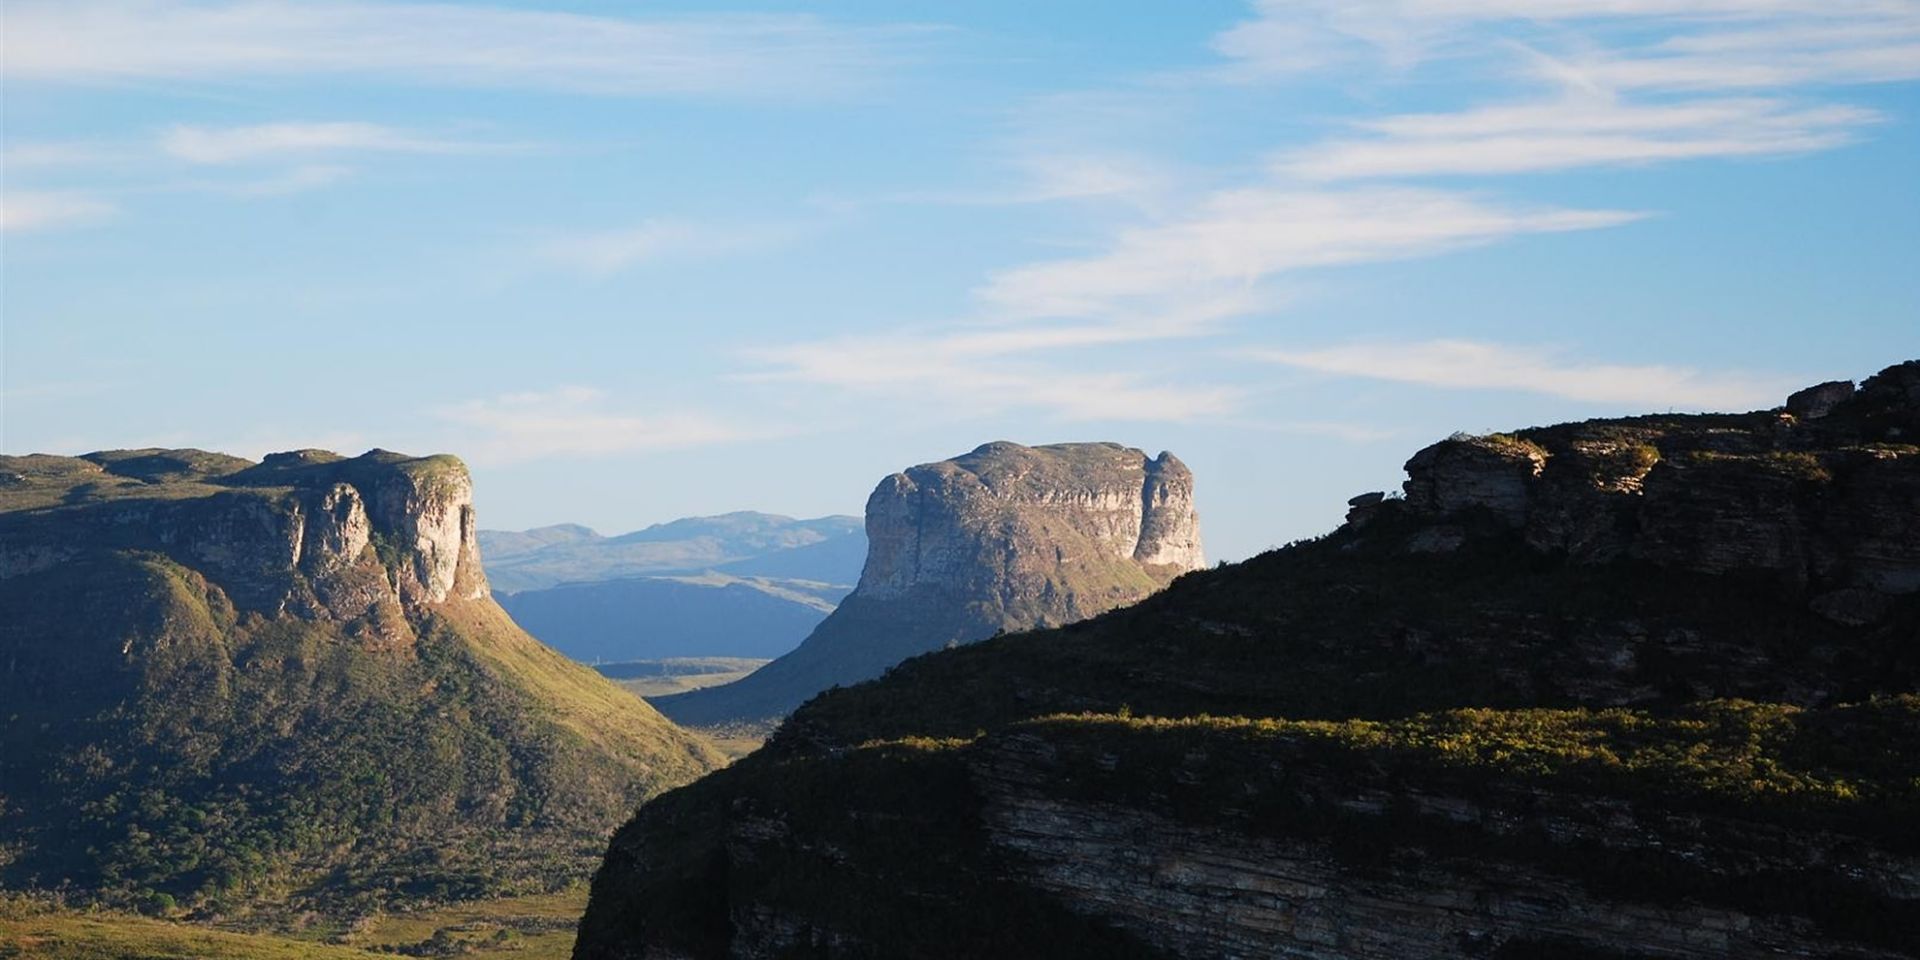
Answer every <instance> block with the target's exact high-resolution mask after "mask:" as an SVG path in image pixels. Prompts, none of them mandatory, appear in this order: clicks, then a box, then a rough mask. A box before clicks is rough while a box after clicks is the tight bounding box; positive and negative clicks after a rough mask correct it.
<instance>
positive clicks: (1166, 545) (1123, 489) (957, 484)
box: [855, 441, 1205, 619]
mask: <svg viewBox="0 0 1920 960" xmlns="http://www.w3.org/2000/svg"><path fill="white" fill-rule="evenodd" d="M867 541H868V544H869V546H868V548H867V563H866V567H865V569H864V570H863V571H862V573H861V576H860V584H859V587H858V588H857V589H856V590H855V595H856V596H860V597H862V598H865V599H874V600H886V599H893V598H897V597H901V596H904V595H906V594H907V593H909V592H911V591H914V590H916V589H921V588H931V589H941V590H955V589H957V590H974V589H977V588H980V587H988V588H991V589H992V590H994V591H996V592H1002V593H1004V592H1005V591H1006V590H1007V589H1008V588H1012V589H1014V590H1016V591H1017V590H1018V584H1015V583H1012V581H1015V580H1018V579H1020V578H1022V577H1026V576H1030V575H1031V574H1034V573H1037V572H1039V571H1040V570H1041V569H1043V568H1044V569H1067V568H1073V567H1107V566H1109V565H1112V564H1120V565H1122V569H1125V568H1130V567H1134V566H1136V565H1137V566H1138V567H1141V568H1154V570H1153V572H1152V573H1149V574H1148V578H1149V579H1153V580H1160V581H1164V580H1168V579H1171V578H1172V577H1173V576H1176V575H1178V574H1180V573H1184V572H1186V571H1188V570H1193V569H1197V568H1199V567H1200V566H1202V565H1204V563H1205V560H1204V557H1203V555H1202V552H1201V547H1200V521H1199V517H1198V516H1197V515H1196V514H1195V512H1194V509H1193V474H1192V472H1191V471H1189V470H1188V469H1187V467H1186V465H1185V464H1183V463H1181V462H1180V461H1179V459H1178V458H1176V457H1174V455H1173V454H1171V453H1162V454H1161V455H1160V456H1159V457H1158V458H1157V459H1155V458H1148V457H1147V456H1146V454H1144V453H1142V452H1141V451H1139V450H1135V449H1132V448H1129V447H1122V446H1120V445H1118V444H1112V443H1070V444H1055V445H1051V446H1044V447H1026V446H1022V445H1020V444H1017V443H1008V442H1005V441H1001V442H996V443H988V444H984V445H982V446H980V447H978V448H976V449H975V450H973V452H971V453H968V454H965V455H963V456H959V457H955V458H953V459H951V460H942V461H940V462H938V463H926V464H921V465H919V466H916V467H912V468H910V469H908V470H905V471H902V472H900V473H896V474H894V475H892V476H890V477H887V478H886V479H885V480H882V481H880V485H879V486H878V487H876V488H875V489H874V491H873V495H872V496H870V497H868V498H867ZM1143 572H1144V571H1143ZM1124 579H1127V580H1134V579H1139V578H1138V577H1133V576H1129V577H1125V578H1124ZM1103 592H1104V591H1103ZM1058 599H1059V601H1060V603H1061V609H1060V610H1059V611H1058V613H1059V615H1060V616H1062V617H1067V618H1070V619H1079V617H1082V616H1086V615H1088V614H1087V613H1085V612H1081V611H1080V608H1081V607H1082V606H1094V605H1097V606H1101V607H1103V608H1104V607H1105V606H1107V604H1105V603H1103V602H1102V600H1103V599H1104V598H1100V599H1096V598H1091V597H1082V596H1079V595H1065V596H1061V597H1059V598H1058Z"/></svg>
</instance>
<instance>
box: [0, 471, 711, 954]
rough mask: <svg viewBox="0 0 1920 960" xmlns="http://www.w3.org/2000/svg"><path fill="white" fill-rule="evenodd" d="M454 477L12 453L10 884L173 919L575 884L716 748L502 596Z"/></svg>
mask: <svg viewBox="0 0 1920 960" xmlns="http://www.w3.org/2000/svg"><path fill="white" fill-rule="evenodd" d="M472 500H473V497H472V483H471V481H470V480H469V478H468V475H467V470H466V467H465V466H464V465H463V464H461V462H460V461H459V460H457V459H455V458H453V457H447V456H436V457H422V458H412V457H406V456H402V455H400V454H394V453H388V452H385V451H377V450H376V451H373V452H371V453H368V454H366V455H364V456H360V457H355V458H352V459H346V458H342V457H339V456H337V455H335V454H331V453H326V452H323V451H311V450H309V451H300V452H297V453H283V454H275V455H272V456H269V457H267V458H266V460H265V461H264V462H262V463H258V464H255V463H251V462H249V461H246V460H242V459H239V458H236V457H228V456H224V455H221V454H214V453H206V452H203V451H198V450H129V451H107V452H102V453H94V454H88V455H86V456H84V457H54V456H40V455H36V456H25V457H0V715H3V716H4V718H5V726H4V728H3V729H0V881H3V882H4V884H5V885H6V886H9V887H16V888H18V887H36V888H42V889H56V888H57V889H65V890H67V891H68V892H69V894H70V895H72V896H75V897H79V898H82V899H89V900H97V901H103V902H106V903H109V904H116V905H123V906H138V907H141V908H143V909H147V910H150V911H152V912H156V913H181V912H185V913H191V914H192V915H195V916H215V915H222V916H229V917H231V916H233V915H234V914H236V913H244V912H246V911H248V910H250V909H256V908H261V907H266V906H269V905H270V906H272V907H273V908H275V909H282V910H286V911H288V912H299V911H303V910H308V909H320V910H323V911H335V910H338V911H342V912H351V911H354V910H360V909H366V908H370V907H373V906H376V905H380V904H385V903H389V902H392V901H396V900H402V901H403V900H408V899H442V898H448V897H470V896H481V895H487V894H493V893H501V892H514V891H527V890H534V889H546V888H549V887H552V886H555V885H558V884H562V883H565V882H567V881H569V880H570V879H573V878H577V877H579V876H581V875H582V874H584V872H585V870H586V869H588V868H590V864H591V857H592V856H593V855H594V853H595V852H596V851H597V849H598V848H599V846H600V844H601V843H602V842H603V838H604V836H605V831H607V830H609V829H611V828H612V827H613V826H614V825H615V824H617V823H619V822H620V821H621V820H622V819H624V818H625V817H626V816H627V815H628V814H629V813H630V812H631V811H632V809H633V805H634V804H636V803H638V802H639V801H640V800H641V799H642V798H644V797H647V796H650V795H652V794H655V793H658V792H659V791H661V790H664V789H667V788H668V787H672V786H676V785H678V784H681V783H685V782H687V781H689V780H691V779H693V778H694V777H697V776H699V775H700V774H701V773H704V772H706V771H707V770H709V769H712V767H713V766H714V765H715V763H716V758H715V756H714V755H713V754H712V753H711V752H710V750H709V749H708V748H707V747H705V746H704V745H703V744H702V743H700V742H699V741H697V740H695V739H694V738H692V737H690V736H689V735H687V734H686V733H684V732H682V731H680V730H679V729H677V728H675V727H674V726H673V725H672V724H670V723H669V722H667V721H666V720H665V718H663V717H661V716H660V715H659V714H657V713H656V712H654V711H653V710H652V709H651V708H649V707H647V706H646V705H645V704H644V703H641V702H639V701H638V700H637V699H635V698H634V697H632V696H630V695H628V694H627V693H626V692H624V691H622V690H620V689H619V688H618V687H616V686H614V685H613V684H612V683H610V682H609V681H607V680H606V679H604V678H602V677H600V676H598V675H597V674H595V673H594V672H593V671H591V670H589V669H587V668H585V667H582V666H579V665H577V664H574V663H572V662H570V661H568V660H567V659H565V658H564V657H562V656H560V655H559V654H557V653H555V652H554V651H552V650H549V649H547V648H546V647H544V646H541V645H540V644H539V643H538V642H536V641H534V640H533V639H532V638H531V637H529V636H527V635H526V634H525V633H523V632H522V631H521V630H520V629H519V628H518V627H517V626H515V625H514V624H513V622H512V621H511V620H510V619H508V618H507V616H506V614H505V613H503V612H502V611H501V610H500V608H499V607H498V606H497V605H495V604H494V602H493V600H492V598H491V597H490V596H489V594H488V589H487V581H486V576H485V574H484V573H483V571H482V570H481V566H480V555H479V551H478V548H477V546H476V543H475V534H474V513H473V503H472Z"/></svg>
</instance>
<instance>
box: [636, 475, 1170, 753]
mask: <svg viewBox="0 0 1920 960" xmlns="http://www.w3.org/2000/svg"><path fill="white" fill-rule="evenodd" d="M866 523H867V542H868V547H867V562H866V566H865V568H864V569H863V570H862V572H861V575H860V583H859V585H858V586H857V587H856V588H855V589H854V591H853V593H851V594H849V595H848V596H847V598H846V599H845V600H844V601H842V602H841V604H840V606H839V607H838V608H837V609H836V610H835V611H834V612H833V614H832V615H830V616H829V617H828V618H827V619H826V620H825V621H823V622H822V623H821V624H820V625H819V626H818V627H817V628H815V629H814V631H813V633H812V634H811V635H810V636H809V637H808V638H807V640H806V641H805V642H804V643H802V644H801V645H800V647H799V648H798V649H796V650H794V651H793V652H792V653H789V654H787V655H786V656H784V657H781V658H780V659H778V660H775V661H774V662H773V663H771V664H768V665H767V666H765V667H763V668H761V669H760V670H759V671H757V672H755V673H754V674H752V675H750V676H748V677H746V678H744V679H742V680H739V681H736V682H734V683H731V684H726V685H723V686H718V687H710V688H708V689H705V690H697V691H693V692H691V693H686V694H677V695H675V696H671V697H663V698H659V699H658V700H655V701H654V703H655V705H656V706H658V707H659V708H660V709H661V711H662V712H664V713H666V714H667V715H668V716H670V717H673V718H674V719H676V720H678V721H680V722H682V723H693V724H717V723H727V722H734V721H759V720H765V719H769V718H773V717H778V716H781V715H784V714H786V713H787V712H788V711H790V710H792V709H793V708H794V707H797V706H799V705H800V704H801V703H802V702H804V701H805V700H806V699H807V698H809V697H811V696H813V695H814V694H816V693H818V692H820V691H821V690H825V689H827V688H828V687H831V686H835V685H845V684H851V683H856V682H859V681H862V680H867V679H871V678H873V677H877V676H879V675H880V674H882V673H883V672H885V671H886V670H887V669H888V668H889V667H892V666H893V665H895V664H897V663H899V662H900V661H902V660H904V659H906V658H908V657H911V656H915V655H917V654H921V653H926V652H927V651H930V650H937V649H940V648H941V647H943V646H948V645H953V644H959V643H970V642H972V641H975V640H983V639H986V638H987V637H989V636H992V635H993V634H995V633H998V632H1003V631H1006V632H1014V631H1021V630H1028V629H1032V628H1034V627H1042V626H1057V625H1060V624H1066V623H1072V622H1074V621H1076V620H1082V619H1085V618H1087V617H1091V616H1094V615H1096V614H1100V613H1104V612H1106V611H1108V610H1111V609H1113V608H1115V607H1119V606H1124V605H1126V604H1129V603H1133V602H1135V601H1137V600H1140V599H1143V598H1145V597H1146V596H1148V595H1149V594H1151V593H1153V592H1154V591H1156V590H1159V589H1160V588H1162V587H1164V586H1166V585H1167V584H1168V583H1169V582H1171V581H1172V580H1173V579H1174V578H1175V577H1177V576H1179V575H1180V574H1182V573H1185V572H1187V571H1189V570H1195V569H1198V568H1200V567H1201V566H1203V565H1204V563H1205V558H1204V556H1203V554H1202V552H1201V546H1200V521H1199V518H1198V516H1197V515H1196V514H1195V513H1194V509H1193V474H1192V473H1191V472H1190V471H1189V470H1188V469H1187V467H1186V465H1185V464H1182V463H1181V462H1180V461H1179V459H1178V458H1176V457H1174V455H1173V454H1171V453H1162V454H1160V455H1159V456H1158V457H1149V456H1147V455H1146V454H1145V453H1144V452H1142V451H1140V450H1137V449H1134V448H1132V447H1124V446H1121V445H1119V444H1116V443H1063V444H1052V445H1048V446H1040V447H1027V446H1022V445H1020V444H1017V443H1007V442H997V443H989V444H985V445H983V446H981V447H979V448H977V449H975V450H973V451H972V452H971V453H967V454H963V455H961V456H958V457H955V458H953V459H951V460H942V461H939V462H937V463H924V464H921V465H919V466H916V467H911V468H909V469H907V470H903V471H901V472H900V473H896V474H894V475H892V476H890V477H887V478H886V479H884V480H882V481H880V484H879V486H878V487H876V488H875V489H874V491H873V495H872V496H870V497H869V498H868V499H867V517H866Z"/></svg>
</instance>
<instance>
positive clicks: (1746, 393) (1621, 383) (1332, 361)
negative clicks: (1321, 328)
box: [1250, 340, 1794, 410]
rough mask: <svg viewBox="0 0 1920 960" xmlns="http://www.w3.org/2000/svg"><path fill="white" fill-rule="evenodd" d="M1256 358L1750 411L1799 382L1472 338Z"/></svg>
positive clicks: (1651, 404) (1620, 400)
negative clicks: (1585, 358) (1595, 359)
mask: <svg viewBox="0 0 1920 960" xmlns="http://www.w3.org/2000/svg"><path fill="white" fill-rule="evenodd" d="M1250 356H1252V357H1253V358H1254V359H1258V360H1264V361H1267V362H1270V363H1277V364H1282V365H1285V366H1289V367H1295V368H1299V369H1303V370H1312V371H1315V372H1318V373H1326V374H1333V375H1336V376H1343V377H1364V378H1368V379H1373V380H1391V381H1395V382H1399V383H1414V384H1420V385H1422V386H1429V387H1441V388H1445V389H1454V390H1518V391H1523V392H1526V393H1537V394H1543V395H1546V396H1551V397H1560V398H1562V399H1566V400H1578V401H1583V402H1588V403H1604V404H1615V405H1623V406H1630V407H1634V408H1638V409H1657V408H1662V407H1667V408H1684V409H1697V410H1750V409H1755V408H1764V407H1770V406H1772V405H1773V404H1775V403H1778V402H1779V400H1780V398H1782V397H1784V396H1786V391H1787V390H1789V389H1791V388H1792V386H1793V383H1794V382H1793V381H1791V380H1787V379H1782V378H1779V377H1766V376H1759V375H1754V374H1747V373H1716V372H1710V371H1702V370H1696V369H1693V368H1690V367H1676V366H1660V365H1652V366H1634V365H1626V364H1606V363H1589V362H1582V361H1576V360H1566V359H1562V357H1561V355H1560V352H1559V351H1555V350H1550V349H1544V348H1538V347H1519V346H1510V345H1506V344H1498V343H1485V342H1479V341H1472V340H1430V341H1425V342H1420V343H1391V342H1375V343H1352V344H1343V345H1339V346H1332V347H1323V348H1318V349H1270V350H1261V351H1255V352H1253V353H1252V354H1250Z"/></svg>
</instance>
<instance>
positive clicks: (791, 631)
mask: <svg viewBox="0 0 1920 960" xmlns="http://www.w3.org/2000/svg"><path fill="white" fill-rule="evenodd" d="M479 536H480V542H481V544H482V545H483V546H484V547H485V548H486V549H487V550H488V551H489V553H488V556H489V561H488V564H489V574H490V576H491V577H492V579H493V581H494V583H495V585H496V586H503V585H504V586H506V587H509V588H511V589H510V592H503V593H501V594H500V597H499V599H500V603H501V605H502V606H504V607H506V608H507V610H508V611H509V612H511V613H512V614H513V616H514V619H515V620H517V621H519V622H520V624H521V625H522V626H524V627H526V628H527V629H528V630H529V631H531V632H533V634H534V635H535V636H538V637H539V638H540V639H541V640H543V641H544V642H546V643H548V644H550V645H552V646H553V647H554V648H555V649H558V650H560V651H561V652H563V653H565V654H567V655H568V656H570V657H573V658H574V659H576V660H581V661H583V662H587V663H593V662H598V661H603V660H651V659H660V658H666V657H714V656H719V657H751V658H759V659H768V658H772V657H777V656H779V655H781V654H783V653H786V652H787V651H789V650H791V649H793V648H794V646H795V645H797V644H798V643H799V642H800V641H801V640H802V639H804V638H805V637H806V635H807V633H808V632H809V631H811V630H812V629H813V627H814V626H815V625H816V624H818V623H819V622H820V621H821V620H822V619H824V618H825V617H826V616H827V614H829V613H831V612H833V608H834V605H835V604H837V603H839V602H840V598H841V597H843V596H845V595H846V594H847V592H848V591H850V590H852V589H853V583H854V581H855V580H856V579H858V578H859V575H860V564H861V562H862V561H863V560H864V559H865V557H866V551H867V541H866V533H865V531H864V530H863V529H862V528H861V526H860V522H859V520H858V519H856V518H854V517H838V516H828V517H818V518H815V519H811V520H796V519H794V518H792V517H786V516H781V515H779V514H772V513H759V512H756V511H750V510H742V511H736V512H734V513H726V514H721V515H718V516H712V517H687V518H684V519H680V520H674V521H670V522H668V523H658V524H654V525H653V526H650V527H647V528H645V529H642V530H635V531H633V532H632V533H625V534H621V535H619V536H613V537H604V536H601V535H600V534H598V533H596V532H595V531H593V530H592V529H590V528H588V527H584V526H581V525H579V524H558V525H555V526H549V527H539V528H536V529H533V530H524V531H503V530H482V531H480V534H479ZM495 552H498V553H500V554H501V555H502V556H503V558H504V559H502V560H500V561H494V560H492V559H491V558H492V556H493V555H494V553H495Z"/></svg>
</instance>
